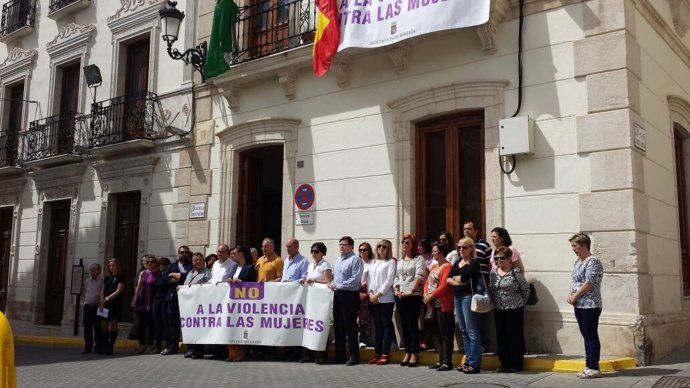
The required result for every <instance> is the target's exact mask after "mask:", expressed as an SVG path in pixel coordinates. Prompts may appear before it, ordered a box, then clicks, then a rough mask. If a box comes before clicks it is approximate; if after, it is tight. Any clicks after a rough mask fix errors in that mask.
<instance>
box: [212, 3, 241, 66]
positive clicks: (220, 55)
mask: <svg viewBox="0 0 690 388" xmlns="http://www.w3.org/2000/svg"><path fill="white" fill-rule="evenodd" d="M237 12H238V8H237V4H235V2H234V1H233V0H216V8H215V10H214V11H213V25H212V26H211V39H210V43H209V45H208V52H207V55H206V64H205V65H204V73H206V78H207V79H208V78H213V77H216V76H219V75H221V74H223V73H225V72H226V71H228V70H229V69H230V66H229V65H228V63H227V62H226V61H225V54H226V53H229V52H231V51H232V42H233V32H234V30H235V23H237Z"/></svg>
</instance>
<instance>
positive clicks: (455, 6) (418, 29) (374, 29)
mask: <svg viewBox="0 0 690 388" xmlns="http://www.w3.org/2000/svg"><path fill="white" fill-rule="evenodd" d="M489 8H490V0H339V9H338V13H339V15H340V46H339V47H338V51H342V50H344V49H346V48H348V47H365V48H372V47H381V46H386V45H389V44H392V43H395V42H399V41H401V40H404V39H407V38H412V37H414V36H419V35H423V34H428V33H430V32H434V31H441V30H449V29H453V28H461V27H470V26H478V25H480V24H484V23H486V22H487V21H488V20H489Z"/></svg>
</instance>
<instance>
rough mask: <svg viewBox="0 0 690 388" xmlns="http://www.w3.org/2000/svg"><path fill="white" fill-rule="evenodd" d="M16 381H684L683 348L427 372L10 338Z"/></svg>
mask: <svg viewBox="0 0 690 388" xmlns="http://www.w3.org/2000/svg"><path fill="white" fill-rule="evenodd" d="M15 353H16V366H17V383H18V386H19V387H32V388H34V387H36V388H38V387H51V388H57V387H70V388H74V387H109V388H112V387H151V388H154V387H204V388H210V387H229V386H232V385H234V384H238V386H244V387H252V388H263V387H367V388H371V387H467V388H469V387H483V388H490V387H496V386H498V387H563V388H565V387H634V388H643V387H653V386H654V385H655V384H656V383H657V382H659V384H657V385H656V387H657V388H660V387H674V388H675V387H689V386H690V350H685V351H684V352H680V353H676V354H674V355H673V356H671V357H670V358H667V359H666V360H665V363H664V364H663V365H657V366H652V367H647V368H637V369H630V370H623V371H619V372H613V373H608V374H605V376H604V377H603V378H600V379H596V380H585V381H583V380H578V379H577V378H576V377H575V376H574V375H573V374H572V373H567V374H566V373H536V372H524V373H519V374H497V373H493V372H486V373H482V374H480V375H472V376H469V375H464V374H462V373H459V372H457V371H449V372H435V371H431V370H429V369H427V368H426V367H418V368H403V367H400V366H398V365H386V366H370V365H358V366H354V367H346V366H344V365H343V366H341V365H326V366H319V365H315V364H299V363H285V362H275V363H268V362H245V363H226V362H222V361H213V360H189V359H185V358H183V357H182V356H181V355H175V356H166V357H164V356H160V355H140V356H134V355H131V350H120V351H119V352H116V354H115V355H113V356H109V357H106V356H98V355H94V354H86V355H82V354H80V349H79V348H75V347H54V346H44V345H26V344H17V345H16V350H15ZM663 376H669V377H667V378H666V379H669V378H676V380H678V378H681V379H685V378H687V379H685V380H686V381H685V384H684V385H677V384H676V385H671V384H664V385H661V384H662V383H664V382H665V381H667V382H668V383H672V382H673V381H668V380H664V381H659V380H660V378H662V377H663Z"/></svg>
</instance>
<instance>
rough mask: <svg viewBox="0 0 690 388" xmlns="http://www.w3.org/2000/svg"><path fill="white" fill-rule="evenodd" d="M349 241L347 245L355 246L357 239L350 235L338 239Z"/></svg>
mask: <svg viewBox="0 0 690 388" xmlns="http://www.w3.org/2000/svg"><path fill="white" fill-rule="evenodd" d="M343 241H345V242H347V245H352V246H353V247H354V246H355V240H353V239H352V237H350V236H343V237H341V238H340V240H338V242H343Z"/></svg>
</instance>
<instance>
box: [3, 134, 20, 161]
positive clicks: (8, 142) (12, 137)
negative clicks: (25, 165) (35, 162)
mask: <svg viewBox="0 0 690 388" xmlns="http://www.w3.org/2000/svg"><path fill="white" fill-rule="evenodd" d="M18 147H19V130H18V129H5V130H4V131H0V167H9V166H14V165H16V163H17V148H18Z"/></svg>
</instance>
